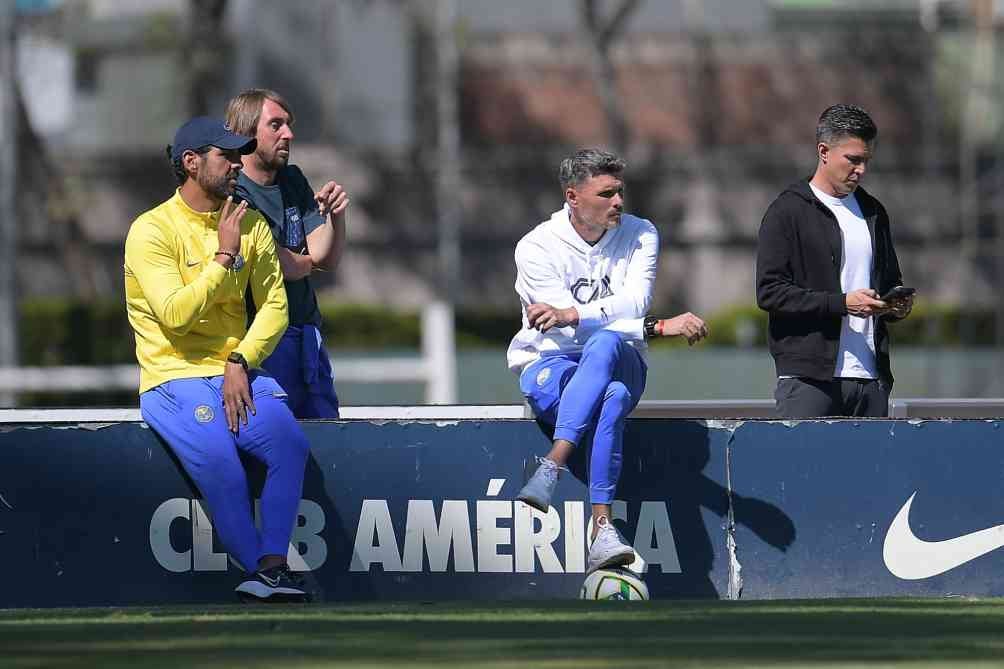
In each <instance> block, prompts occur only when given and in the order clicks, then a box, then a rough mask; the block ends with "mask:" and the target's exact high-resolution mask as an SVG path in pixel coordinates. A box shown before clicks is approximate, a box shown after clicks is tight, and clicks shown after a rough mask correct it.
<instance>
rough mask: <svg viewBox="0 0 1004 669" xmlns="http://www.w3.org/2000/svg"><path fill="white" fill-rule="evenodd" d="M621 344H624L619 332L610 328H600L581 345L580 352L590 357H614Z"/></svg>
mask: <svg viewBox="0 0 1004 669" xmlns="http://www.w3.org/2000/svg"><path fill="white" fill-rule="evenodd" d="M621 346H624V340H623V339H622V338H621V336H620V335H619V334H617V333H616V332H611V331H610V330H600V331H599V332H595V333H593V335H592V336H591V337H589V341H587V342H586V345H585V347H583V350H582V354H583V355H589V356H592V357H596V356H598V355H602V356H606V357H616V356H617V355H618V353H619V352H620V347H621Z"/></svg>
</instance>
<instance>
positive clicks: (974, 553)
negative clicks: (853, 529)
mask: <svg viewBox="0 0 1004 669" xmlns="http://www.w3.org/2000/svg"><path fill="white" fill-rule="evenodd" d="M916 496H917V493H916V492H915V493H913V494H912V495H910V499H908V500H906V504H904V505H903V508H902V509H900V510H899V513H897V514H896V517H895V518H893V521H892V525H890V526H889V531H888V532H886V535H885V544H884V545H883V546H882V559H883V560H885V566H886V568H887V569H889V571H890V572H892V574H893V576H898V577H899V578H902V579H904V580H907V581H916V580H919V579H922V578H931V577H932V576H937V575H938V574H944V573H945V572H946V571H949V570H950V569H955V568H956V567H959V566H961V565H964V564H965V563H967V562H969V561H970V560H975V559H976V558H978V557H980V556H981V555H986V554H987V553H989V552H991V551H995V550H997V549H998V548H1001V547H1002V546H1004V525H996V526H994V527H988V528H987V529H985V530H978V531H976V532H971V533H970V534H963V535H962V536H961V537H955V538H954V539H946V540H944V541H924V540H923V539H918V538H917V536H916V535H915V534H914V533H913V530H911V529H910V506H911V505H912V504H913V498H914V497H916Z"/></svg>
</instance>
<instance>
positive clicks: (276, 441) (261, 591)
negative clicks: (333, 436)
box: [237, 374, 310, 599]
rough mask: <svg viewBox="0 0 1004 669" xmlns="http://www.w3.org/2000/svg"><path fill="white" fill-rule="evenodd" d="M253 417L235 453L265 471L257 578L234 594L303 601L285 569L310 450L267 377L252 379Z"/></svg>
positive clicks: (243, 427) (295, 581)
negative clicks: (263, 465)
mask: <svg viewBox="0 0 1004 669" xmlns="http://www.w3.org/2000/svg"><path fill="white" fill-rule="evenodd" d="M251 392H252V394H253V397H254V404H255V413H254V415H249V416H248V424H247V425H241V427H240V430H239V432H238V437H237V447H238V448H240V449H241V450H242V451H244V452H246V453H248V454H249V455H251V456H252V457H254V458H255V459H256V460H259V461H261V462H263V463H264V464H265V466H266V474H265V485H264V487H263V488H262V493H261V539H260V546H261V548H260V554H259V559H258V573H257V574H256V575H255V576H256V578H255V579H251V580H250V581H246V582H244V583H242V584H241V585H240V586H238V591H239V592H243V593H246V594H251V595H254V596H255V597H259V598H262V599H268V598H270V597H273V596H275V595H290V596H303V595H305V594H306V592H305V591H304V590H303V589H302V585H301V584H300V583H299V580H298V579H296V578H294V577H292V575H291V574H290V573H289V571H288V568H287V566H286V555H287V553H288V551H289V540H290V537H291V536H292V534H293V526H294V524H295V523H296V516H297V509H298V507H299V504H300V498H301V497H302V495H303V476H304V470H305V468H306V463H307V457H308V455H309V454H310V444H309V443H308V442H307V437H306V436H305V435H304V434H303V430H302V429H301V428H300V425H299V424H298V423H297V422H296V419H295V418H294V417H293V414H292V413H291V412H290V410H289V407H287V406H286V402H285V399H284V397H283V396H284V392H283V389H282V388H280V387H279V385H278V383H276V381H275V380H274V379H273V378H271V377H268V376H257V375H254V374H252V377H251Z"/></svg>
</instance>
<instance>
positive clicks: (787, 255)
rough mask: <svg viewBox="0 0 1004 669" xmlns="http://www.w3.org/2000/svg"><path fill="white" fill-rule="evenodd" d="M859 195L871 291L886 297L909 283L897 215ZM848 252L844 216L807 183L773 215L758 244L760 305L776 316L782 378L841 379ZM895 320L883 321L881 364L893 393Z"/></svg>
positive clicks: (772, 328) (772, 323) (783, 198)
mask: <svg viewBox="0 0 1004 669" xmlns="http://www.w3.org/2000/svg"><path fill="white" fill-rule="evenodd" d="M854 195H855V197H856V198H857V200H858V205H859V206H860V207H861V213H862V214H863V215H864V217H865V221H867V223H868V231H869V232H870V233H871V239H872V268H871V288H872V289H874V290H876V291H877V292H878V293H879V295H882V294H884V293H885V292H886V291H887V290H889V289H890V288H892V287H893V286H898V285H901V284H902V281H903V277H902V275H901V273H900V269H899V261H898V260H897V259H896V251H895V250H894V249H893V244H892V235H891V233H890V231H889V215H888V214H887V213H886V210H885V207H883V206H882V203H880V202H879V201H878V200H876V199H875V198H873V197H872V196H871V195H869V194H868V193H867V192H865V190H864V189H863V188H861V187H860V186H859V187H858V188H857V189H856V190H855V191H854ZM843 251H844V249H843V238H842V237H841V234H840V225H839V224H838V223H837V217H836V216H834V215H833V212H831V211H830V210H829V209H828V208H827V207H826V205H825V204H823V203H822V202H820V201H819V199H818V198H816V196H815V195H813V193H812V190H810V188H809V181H808V180H807V179H806V180H804V181H798V182H796V183H794V184H792V185H791V186H789V187H788V188H787V189H786V190H785V191H784V192H782V193H781V194H780V195H779V196H778V197H777V199H775V200H774V202H772V203H771V205H770V207H768V208H767V213H766V214H764V217H763V221H762V222H761V223H760V233H759V236H758V239H757V258H756V300H757V305H758V306H759V307H760V308H761V309H763V310H764V311H766V312H767V313H768V314H769V326H768V344H769V346H770V353H771V355H772V356H774V366H775V368H776V369H777V375H778V376H804V377H808V378H811V379H818V380H820V381H829V380H831V379H833V373H834V371H835V370H836V364H837V351H838V349H839V348H840V325H841V321H842V319H843V317H844V316H846V315H847V306H846V302H845V298H846V295H845V294H844V293H843V291H841V289H840V261H841V259H842V258H843ZM888 320H892V319H891V318H890V317H888V316H882V317H877V318H876V319H875V357H876V362H877V366H878V372H879V378H880V379H881V380H882V381H884V382H885V383H886V384H887V385H888V387H889V388H892V382H893V378H892V371H891V369H890V365H889V332H888V328H887V327H886V322H887V321H888Z"/></svg>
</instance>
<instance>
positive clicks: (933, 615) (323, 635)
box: [0, 599, 1004, 669]
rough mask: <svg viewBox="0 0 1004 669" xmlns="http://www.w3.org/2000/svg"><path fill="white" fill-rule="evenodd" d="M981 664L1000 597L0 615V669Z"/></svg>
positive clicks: (1002, 619)
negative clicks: (11, 668)
mask: <svg viewBox="0 0 1004 669" xmlns="http://www.w3.org/2000/svg"><path fill="white" fill-rule="evenodd" d="M323 666H339V667H372V668H374V669H376V668H379V669H384V668H389V667H401V666H408V667H436V668H437V669H460V668H466V667H477V668H492V669H501V668H503V667H520V668H522V669H535V668H537V667H567V668H573V667H575V668H577V667H583V668H589V667H696V666H710V667H713V666H729V667H776V666H784V667H906V666H910V667H990V666H1004V600H996V599H987V600H972V599H947V600H945V599H939V600H933V599H909V600H906V599H896V600H890V599H883V600H814V601H771V602H719V601H713V602H703V601H702V602H694V601H689V602H674V601H658V602H636V603H628V602H545V603H537V602H534V603H496V604H474V603H434V604H433V603H430V604H416V603H396V604H365V605H363V604H326V605H315V606H311V605H305V606H301V605H290V606H271V607H269V606H239V605H233V606H207V607H152V608H141V607H137V608H125V609H72V610H70V609H58V610H40V609H32V610H3V611H0V667H4V668H6V667H140V668H141V669H154V668H155V667H172V668H174V667H212V668H213V669H228V668H230V667H234V668H241V669H247V668H250V667H281V668H282V669H288V668H291V667H323Z"/></svg>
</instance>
